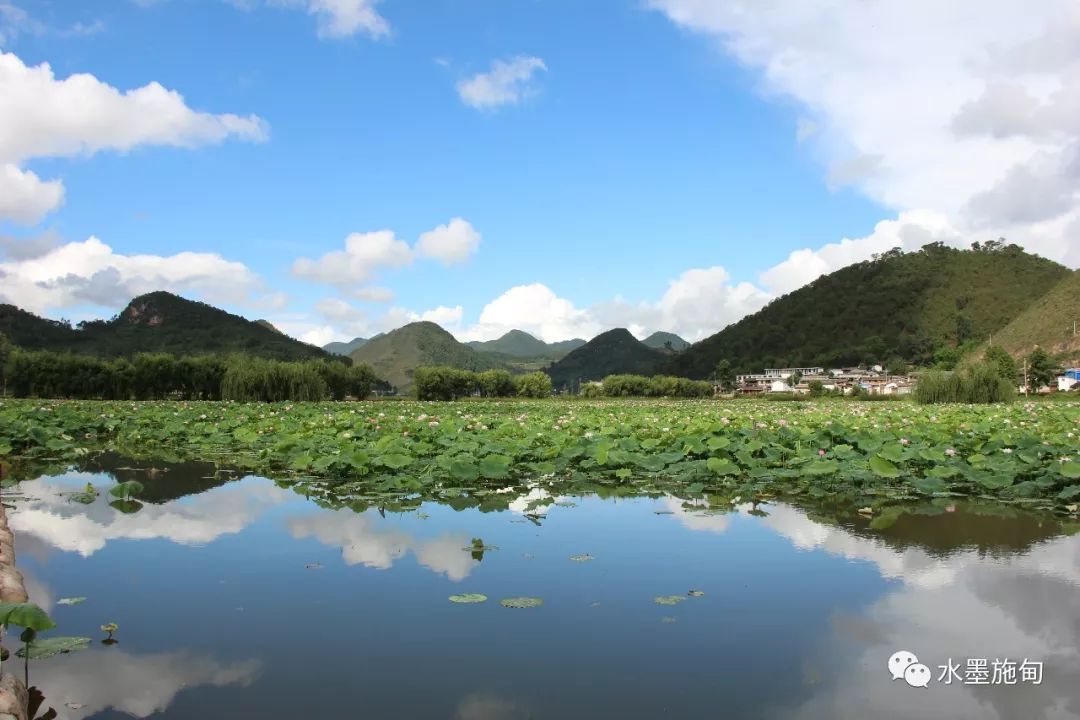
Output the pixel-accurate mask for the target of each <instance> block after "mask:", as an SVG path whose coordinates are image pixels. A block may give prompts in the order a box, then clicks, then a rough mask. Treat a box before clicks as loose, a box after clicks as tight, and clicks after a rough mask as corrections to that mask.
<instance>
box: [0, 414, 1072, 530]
mask: <svg viewBox="0 0 1080 720" xmlns="http://www.w3.org/2000/svg"><path fill="white" fill-rule="evenodd" d="M1078 436H1080V404H1078V403H1073V402H1068V403H1064V402H1063V403H1028V404H1014V405H996V406H995V405H991V406H925V407H923V406H917V405H913V404H910V403H856V402H822V403H775V402H742V401H739V402H734V401H733V402H716V401H671V402H663V401H633V400H626V401H621V402H587V401H583V402H559V401H534V402H519V401H507V402H459V403H417V402H368V403H333V404H321V403H298V404H280V405H266V404H233V403H176V402H159V403H115V402H59V403H39V402H32V401H8V402H4V403H2V404H0V457H6V458H7V460H8V461H9V463H10V464H11V465H12V466H13V469H14V470H15V472H16V473H19V472H24V471H23V470H22V469H21V466H22V465H24V464H27V463H29V464H30V465H32V466H36V465H37V464H40V462H41V461H53V462H59V463H64V462H70V461H73V460H77V459H78V458H80V457H83V456H85V455H86V454H87V453H90V452H93V451H96V450H101V449H115V450H120V451H122V452H125V453H127V454H129V455H131V456H133V457H173V458H176V459H200V460H216V461H219V462H226V463H228V464H229V465H231V466H235V467H238V468H240V469H244V470H249V471H254V472H261V473H268V474H269V473H272V474H275V475H281V474H283V473H286V474H291V475H293V476H295V477H297V478H299V479H303V480H311V481H315V482H317V483H320V484H326V485H329V486H331V487H332V488H333V490H334V495H335V497H336V498H338V499H342V498H354V499H357V500H358V501H360V502H364V501H366V500H370V499H372V498H379V497H385V496H387V495H396V496H399V497H401V498H411V499H413V500H416V499H417V498H420V497H426V498H431V499H438V498H443V499H447V498H458V497H462V496H467V497H470V498H473V499H476V498H479V497H483V496H484V495H487V494H491V493H493V492H496V491H500V490H506V489H507V488H511V487H521V486H524V485H530V486H531V485H535V484H536V483H540V484H542V485H544V486H546V487H549V488H550V489H552V490H555V491H560V492H563V491H567V490H571V489H576V490H584V491H594V490H602V491H603V492H607V493H618V492H630V493H639V492H652V491H676V492H679V493H682V494H688V495H692V496H712V497H717V496H726V497H731V496H738V497H741V498H767V497H774V496H776V497H805V498H832V497H835V496H836V495H837V494H843V495H844V496H847V497H851V498H855V499H857V500H858V501H860V502H865V503H867V504H869V505H870V506H871V507H872V508H876V507H878V506H881V505H887V504H889V503H892V502H896V501H903V500H908V499H914V498H927V497H950V496H962V497H983V498H986V497H993V498H997V499H999V500H1002V501H1005V502H1012V503H1021V504H1028V505H1033V506H1038V507H1044V508H1054V509H1056V510H1058V511H1059V512H1065V513H1072V512H1075V507H1076V506H1075V503H1076V502H1077V501H1078V500H1080V455H1078V450H1080V439H1078ZM25 472H32V470H27V471H25Z"/></svg>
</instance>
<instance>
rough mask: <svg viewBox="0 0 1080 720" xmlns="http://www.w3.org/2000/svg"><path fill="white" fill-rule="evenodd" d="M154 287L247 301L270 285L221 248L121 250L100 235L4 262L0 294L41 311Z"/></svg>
mask: <svg viewBox="0 0 1080 720" xmlns="http://www.w3.org/2000/svg"><path fill="white" fill-rule="evenodd" d="M154 290H172V291H175V292H191V293H195V294H197V295H199V296H200V297H202V298H205V299H206V300H207V301H210V302H224V303H240V304H244V303H249V302H251V301H252V300H253V299H257V298H258V297H260V296H261V294H262V293H263V291H264V286H263V283H262V281H261V280H260V279H259V277H258V276H257V275H255V273H253V272H252V271H251V270H250V269H249V268H248V267H247V266H245V265H244V264H243V263H240V262H235V261H230V260H226V259H225V258H223V257H221V256H220V255H218V254H217V253H195V252H182V253H177V254H176V255H169V256H162V255H121V254H118V253H115V252H113V250H112V248H110V247H109V246H108V245H106V244H105V243H103V242H102V241H101V240H99V239H98V238H96V237H90V238H89V239H87V240H85V241H82V242H70V243H66V244H64V245H59V246H56V247H53V248H52V249H50V250H48V251H47V252H45V253H44V254H40V255H37V256H33V257H24V258H22V259H18V258H11V259H8V260H5V261H3V262H0V299H2V300H3V302H8V303H13V304H15V305H18V306H19V307H21V308H23V309H25V310H29V311H31V312H34V313H38V314H43V313H48V312H49V311H51V310H53V309H57V308H67V307H72V306H78V305H100V306H104V307H121V306H123V305H124V304H125V303H126V302H128V301H129V300H131V298H132V297H134V296H135V295H140V294H142V293H146V292H152V291H154Z"/></svg>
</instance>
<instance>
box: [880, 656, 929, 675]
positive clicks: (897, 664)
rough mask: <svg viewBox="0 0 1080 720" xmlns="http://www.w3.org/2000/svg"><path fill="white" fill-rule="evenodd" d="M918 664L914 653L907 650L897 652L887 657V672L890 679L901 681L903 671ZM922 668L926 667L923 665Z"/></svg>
mask: <svg viewBox="0 0 1080 720" xmlns="http://www.w3.org/2000/svg"><path fill="white" fill-rule="evenodd" d="M918 662H919V658H917V657H915V653H913V652H908V651H907V650H897V651H896V652H894V653H893V654H892V655H891V656H890V657H889V672H890V673H892V679H893V680H903V679H904V671H905V670H907V669H908V667H909V666H910V665H915V664H917V663H918ZM923 667H926V666H925V665H923Z"/></svg>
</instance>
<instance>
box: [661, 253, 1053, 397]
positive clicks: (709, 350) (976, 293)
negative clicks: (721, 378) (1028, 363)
mask: <svg viewBox="0 0 1080 720" xmlns="http://www.w3.org/2000/svg"><path fill="white" fill-rule="evenodd" d="M1068 274H1069V270H1068V269H1066V268H1065V267H1063V266H1061V265H1058V264H1057V263H1055V262H1052V261H1050V260H1046V259H1044V258H1041V257H1038V256H1036V255H1031V254H1028V253H1025V252H1024V251H1023V250H1022V249H1021V248H1020V247H1018V246H1016V245H1004V244H1001V243H998V242H988V243H985V244H983V245H980V244H978V243H976V244H975V245H974V246H972V249H970V250H956V249H953V248H949V247H946V246H944V245H942V244H941V243H933V244H931V245H927V246H925V247H924V248H922V249H921V250H919V251H916V252H911V253H902V252H901V251H900V250H892V251H889V252H887V253H884V254H883V255H881V256H878V257H877V258H876V259H874V260H870V261H867V262H862V263H858V264H855V265H850V266H848V267H845V268H843V269H841V270H837V271H836V272H834V273H832V274H830V275H824V276H822V277H820V278H818V279H817V280H815V281H813V282H812V283H810V284H809V285H806V286H805V287H802V288H800V289H798V290H796V291H794V292H792V293H789V294H787V295H785V296H783V297H781V298H779V299H777V300H774V301H773V302H771V303H770V304H769V305H767V306H766V307H765V308H764V309H762V310H760V311H758V312H757V313H754V314H753V315H749V316H747V317H745V318H743V319H742V320H740V321H739V322H737V323H735V324H734V325H730V326H728V327H727V328H725V329H723V330H722V331H720V332H719V333H716V334H715V335H712V336H710V337H708V338H706V339H705V340H702V341H701V342H699V343H696V344H694V345H693V346H691V347H690V348H689V349H687V350H684V351H683V352H681V353H679V354H678V355H675V356H673V357H671V358H670V359H669V360H668V361H667V362H666V363H665V366H664V371H665V372H668V373H671V374H674V375H684V376H687V377H694V378H705V377H709V376H710V375H711V373H712V372H713V370H714V368H715V367H716V365H717V363H718V362H719V361H720V360H722V359H726V360H728V361H729V362H730V363H731V365H732V367H733V368H734V369H735V370H736V372H743V371H746V372H749V371H754V370H758V369H760V368H763V367H802V366H816V365H821V366H837V365H850V364H856V363H860V362H890V361H892V360H895V359H899V360H903V361H905V362H909V363H920V364H922V363H928V362H930V361H931V359H932V358H933V355H934V352H935V350H938V349H941V348H943V347H950V346H956V345H957V344H958V343H963V342H965V341H967V340H969V339H976V338H981V337H986V336H987V335H988V334H989V333H991V332H993V331H997V330H1000V329H1001V328H1003V327H1004V326H1005V325H1007V324H1008V323H1009V322H1010V321H1011V320H1013V319H1014V318H1016V317H1017V316H1018V315H1019V314H1020V313H1022V312H1023V311H1024V310H1025V309H1026V308H1027V307H1028V306H1029V305H1031V303H1033V302H1034V301H1035V300H1037V299H1038V298H1040V297H1041V296H1043V295H1044V294H1045V293H1047V292H1048V291H1049V290H1050V289H1051V288H1052V287H1054V286H1055V285H1056V284H1057V283H1058V282H1060V281H1061V280H1062V279H1063V278H1064V277H1066V276H1067V275H1068Z"/></svg>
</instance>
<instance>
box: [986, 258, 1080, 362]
mask: <svg viewBox="0 0 1080 720" xmlns="http://www.w3.org/2000/svg"><path fill="white" fill-rule="evenodd" d="M994 345H997V346H999V347H1002V348H1005V350H1006V351H1008V352H1009V354H1011V355H1014V356H1016V357H1019V356H1021V355H1027V354H1028V353H1030V352H1031V351H1032V350H1034V349H1035V346H1039V347H1041V348H1042V349H1043V350H1046V351H1047V352H1048V353H1050V354H1051V355H1052V356H1054V357H1055V358H1057V360H1058V361H1059V362H1060V363H1061V364H1062V365H1065V366H1067V367H1080V270H1077V271H1075V272H1073V273H1071V274H1069V275H1067V276H1066V277H1065V279H1064V280H1062V281H1061V282H1059V283H1058V284H1057V285H1055V286H1054V287H1053V288H1052V289H1051V290H1050V292H1048V293H1046V294H1045V295H1043V296H1042V297H1040V298H1038V299H1036V300H1035V302H1033V303H1032V304H1031V305H1030V306H1028V308H1027V309H1026V310H1024V312H1022V313H1020V315H1019V317H1017V318H1016V319H1015V320H1013V321H1012V322H1011V323H1009V324H1008V325H1006V326H1005V327H1004V328H1002V329H1001V330H1000V331H999V332H995V333H994ZM985 351H986V346H985V345H984V346H983V347H981V348H979V350H978V353H977V354H978V355H981V354H982V353H984V352H985Z"/></svg>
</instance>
